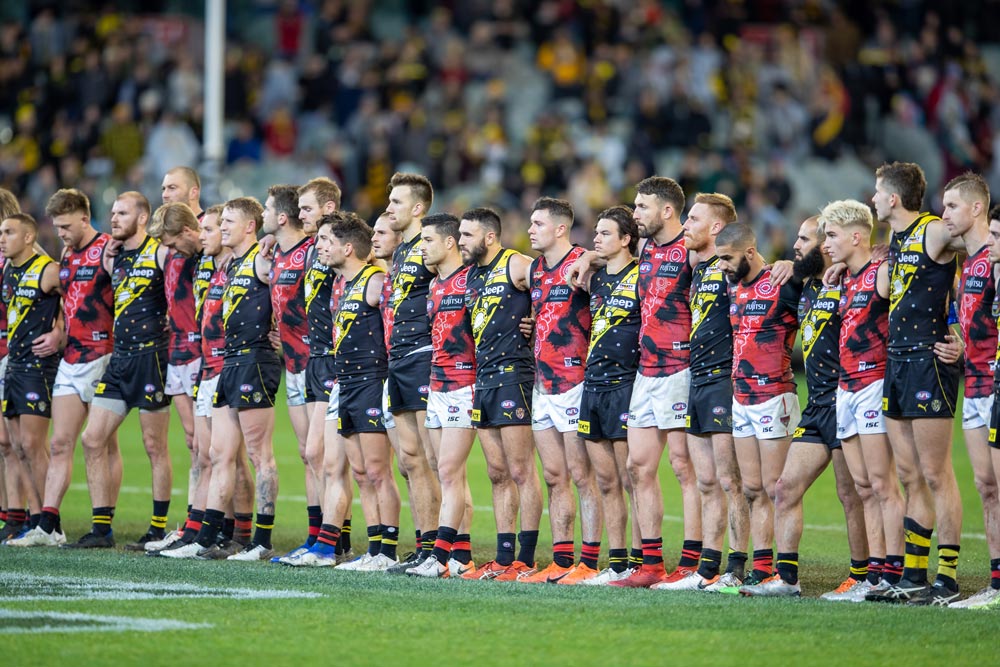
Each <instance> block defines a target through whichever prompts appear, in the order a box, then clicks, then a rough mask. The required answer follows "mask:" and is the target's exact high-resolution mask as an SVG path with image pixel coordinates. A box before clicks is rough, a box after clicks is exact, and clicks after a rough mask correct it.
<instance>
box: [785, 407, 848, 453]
mask: <svg viewBox="0 0 1000 667" xmlns="http://www.w3.org/2000/svg"><path fill="white" fill-rule="evenodd" d="M792 440H799V441H801V442H815V443H817V444H820V445H826V448H827V449H829V450H830V451H833V450H835V449H840V440H838V439H837V406H836V405H814V404H812V403H809V404H807V405H806V409H805V410H803V411H802V419H801V420H800V421H799V426H798V428H796V429H795V433H794V434H793V435H792Z"/></svg>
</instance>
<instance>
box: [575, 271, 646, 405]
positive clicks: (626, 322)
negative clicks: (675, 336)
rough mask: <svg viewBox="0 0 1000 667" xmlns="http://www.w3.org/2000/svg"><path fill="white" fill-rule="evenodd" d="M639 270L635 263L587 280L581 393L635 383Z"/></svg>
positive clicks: (639, 326)
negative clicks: (587, 310) (586, 343)
mask: <svg viewBox="0 0 1000 667" xmlns="http://www.w3.org/2000/svg"><path fill="white" fill-rule="evenodd" d="M638 281H639V270H638V265H637V264H636V262H634V261H632V262H629V263H628V264H626V265H625V266H624V267H623V268H622V270H621V271H619V272H618V273H615V274H610V273H608V269H607V267H603V268H602V269H601V270H600V271H598V272H597V273H595V274H594V277H593V278H591V280H590V317H591V321H592V322H593V324H592V326H591V327H590V346H589V349H588V350H587V370H586V378H585V379H584V385H583V388H584V391H593V392H600V391H610V390H612V389H616V388H617V387H620V386H622V385H624V384H631V383H632V382H635V374H636V371H637V370H638V368H639V331H640V329H641V327H642V324H641V320H642V315H641V314H640V304H639V288H638Z"/></svg>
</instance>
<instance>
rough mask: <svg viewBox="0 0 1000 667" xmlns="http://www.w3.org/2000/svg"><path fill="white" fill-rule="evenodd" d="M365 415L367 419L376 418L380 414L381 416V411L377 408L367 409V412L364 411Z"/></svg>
mask: <svg viewBox="0 0 1000 667" xmlns="http://www.w3.org/2000/svg"><path fill="white" fill-rule="evenodd" d="M365 414H366V415H368V416H369V417H378V416H379V415H380V414H382V411H381V410H380V409H378V408H368V409H367V410H365Z"/></svg>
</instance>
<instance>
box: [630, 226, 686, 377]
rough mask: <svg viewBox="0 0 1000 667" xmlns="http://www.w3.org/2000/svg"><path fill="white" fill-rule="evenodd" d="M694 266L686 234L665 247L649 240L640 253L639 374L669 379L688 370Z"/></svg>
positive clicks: (665, 244)
mask: <svg viewBox="0 0 1000 667" xmlns="http://www.w3.org/2000/svg"><path fill="white" fill-rule="evenodd" d="M690 295H691V262H690V261H689V258H688V251H687V248H686V247H685V246H684V234H683V233H682V234H680V235H679V236H678V237H677V238H675V239H674V240H672V241H669V242H667V243H664V244H663V245H656V244H655V243H653V241H652V239H648V238H647V239H646V243H645V245H644V246H643V247H642V252H640V253H639V299H640V300H641V301H642V331H641V332H640V333H639V342H640V352H639V372H640V373H641V374H643V375H645V376H647V377H666V376H668V375H673V374H674V373H676V372H678V371H681V370H684V369H685V368H687V367H688V364H689V363H690V357H691V303H690Z"/></svg>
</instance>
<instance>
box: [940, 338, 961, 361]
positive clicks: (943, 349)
mask: <svg viewBox="0 0 1000 667" xmlns="http://www.w3.org/2000/svg"><path fill="white" fill-rule="evenodd" d="M964 351H965V346H964V345H963V344H962V339H961V338H959V337H958V336H956V335H955V334H954V333H950V334H948V335H947V336H945V337H944V342H943V343H934V354H936V355H937V358H938V359H940V360H941V361H942V362H943V363H946V364H954V363H957V362H958V360H959V359H961V358H962V353H963V352H964Z"/></svg>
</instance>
